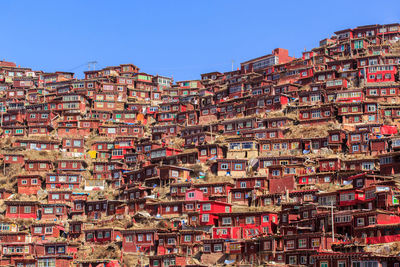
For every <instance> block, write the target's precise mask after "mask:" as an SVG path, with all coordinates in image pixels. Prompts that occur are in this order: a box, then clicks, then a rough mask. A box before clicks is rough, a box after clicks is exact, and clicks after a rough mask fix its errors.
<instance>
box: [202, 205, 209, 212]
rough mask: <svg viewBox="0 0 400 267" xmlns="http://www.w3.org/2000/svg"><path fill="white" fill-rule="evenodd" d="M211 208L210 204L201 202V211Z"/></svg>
mask: <svg viewBox="0 0 400 267" xmlns="http://www.w3.org/2000/svg"><path fill="white" fill-rule="evenodd" d="M210 210H211V204H203V211H210Z"/></svg>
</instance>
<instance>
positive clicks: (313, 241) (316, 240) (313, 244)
mask: <svg viewBox="0 0 400 267" xmlns="http://www.w3.org/2000/svg"><path fill="white" fill-rule="evenodd" d="M319 244H320V240H319V238H313V239H311V247H312V248H318V247H319Z"/></svg>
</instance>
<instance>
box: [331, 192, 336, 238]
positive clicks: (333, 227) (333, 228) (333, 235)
mask: <svg viewBox="0 0 400 267" xmlns="http://www.w3.org/2000/svg"><path fill="white" fill-rule="evenodd" d="M331 217H332V242H335V220H334V218H333V200H331Z"/></svg>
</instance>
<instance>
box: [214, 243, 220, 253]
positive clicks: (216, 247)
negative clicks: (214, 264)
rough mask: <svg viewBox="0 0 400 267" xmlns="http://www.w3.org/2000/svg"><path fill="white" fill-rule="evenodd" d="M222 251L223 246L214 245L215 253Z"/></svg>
mask: <svg viewBox="0 0 400 267" xmlns="http://www.w3.org/2000/svg"><path fill="white" fill-rule="evenodd" d="M217 251H222V244H214V252H217Z"/></svg>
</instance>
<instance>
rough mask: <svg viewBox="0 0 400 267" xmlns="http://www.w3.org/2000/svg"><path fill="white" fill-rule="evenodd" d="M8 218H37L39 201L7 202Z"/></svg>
mask: <svg viewBox="0 0 400 267" xmlns="http://www.w3.org/2000/svg"><path fill="white" fill-rule="evenodd" d="M4 203H5V204H6V206H7V210H6V216H7V217H8V218H24V219H26V218H33V219H36V218H37V211H38V209H39V203H38V202H37V201H20V200H6V201H5V202H4Z"/></svg>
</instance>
